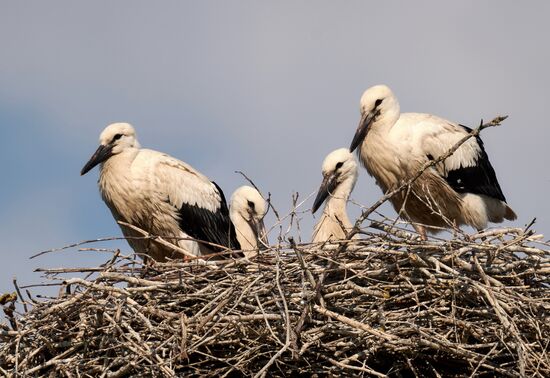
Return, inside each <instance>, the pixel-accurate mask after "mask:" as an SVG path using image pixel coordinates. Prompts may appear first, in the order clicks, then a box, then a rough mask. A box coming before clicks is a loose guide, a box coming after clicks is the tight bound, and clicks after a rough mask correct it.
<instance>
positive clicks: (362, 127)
mask: <svg viewBox="0 0 550 378" xmlns="http://www.w3.org/2000/svg"><path fill="white" fill-rule="evenodd" d="M375 115H376V113H374V112H370V113H367V114H363V115H362V116H361V121H359V126H357V131H356V132H355V136H354V137H353V140H352V141H351V145H350V146H349V152H353V151H354V150H355V149H356V148H357V146H359V145H360V144H361V142H363V141H364V140H365V137H366V136H367V133H368V131H369V126H370V124H371V123H372V120H373V119H374V117H375Z"/></svg>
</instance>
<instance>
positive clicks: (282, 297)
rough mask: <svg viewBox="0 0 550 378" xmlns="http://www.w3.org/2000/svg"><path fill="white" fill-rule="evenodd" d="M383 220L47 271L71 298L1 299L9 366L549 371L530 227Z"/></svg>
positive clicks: (253, 371)
mask: <svg viewBox="0 0 550 378" xmlns="http://www.w3.org/2000/svg"><path fill="white" fill-rule="evenodd" d="M375 226H376V227H377V228H378V230H373V229H372V228H369V229H368V230H367V231H365V230H363V232H362V234H363V235H362V236H363V238H361V239H357V240H352V241H342V242H340V243H335V244H331V245H319V244H317V245H314V244H303V245H302V244H296V243H294V242H293V241H292V239H290V243H288V244H284V245H283V244H281V245H279V246H276V247H272V248H270V249H268V250H266V251H262V252H261V254H260V255H259V256H257V257H256V258H253V259H251V260H245V259H238V260H232V259H229V260H224V261H221V260H218V261H207V260H194V261H189V260H188V261H172V262H168V263H156V264H153V265H150V264H149V265H143V264H142V263H141V262H140V260H139V259H136V258H135V256H131V255H128V256H125V255H123V254H121V253H120V252H115V253H114V255H113V256H112V258H110V259H109V261H108V262H106V263H105V264H104V265H102V266H101V267H97V268H86V269H85V268H72V269H68V268H65V269H49V270H47V269H46V270H42V271H45V273H46V275H47V276H49V277H50V278H53V279H59V280H62V281H59V282H60V285H61V290H60V293H61V294H60V295H59V296H58V297H56V298H49V299H47V300H42V301H37V300H36V299H33V298H31V299H29V300H27V301H26V302H25V303H24V304H25V305H26V306H29V307H30V308H28V309H27V310H26V311H25V312H24V313H23V314H21V315H14V314H13V310H14V308H15V306H14V301H15V300H16V297H17V295H15V296H11V297H9V296H8V297H4V302H5V303H4V311H5V312H6V315H7V319H8V321H9V325H8V324H4V325H3V326H2V329H0V369H1V370H0V371H1V372H2V373H4V374H6V375H8V376H10V375H11V376H19V375H46V376H67V377H77V376H79V377H85V376H103V377H123V376H129V375H148V376H179V375H184V374H185V375H186V376H228V375H230V376H234V375H246V376H265V375H269V376H286V375H291V374H297V373H307V374H317V375H319V376H320V375H323V376H324V375H331V376H348V375H364V376H434V377H437V376H464V375H488V376H494V375H499V376H534V377H537V376H540V377H548V376H550V356H549V350H550V345H549V344H550V339H549V338H548V335H550V295H549V294H550V291H549V284H550V250H549V249H548V248H547V247H548V244H546V243H543V242H540V241H538V240H539V239H540V238H539V237H537V236H536V235H533V234H532V233H531V232H525V231H524V230H522V229H499V230H492V231H487V232H485V233H483V234H477V235H474V236H471V237H469V238H467V237H462V236H455V237H454V238H452V239H451V240H443V239H430V240H428V241H420V240H419V239H418V238H415V237H413V236H411V235H409V234H407V233H406V232H404V231H403V230H397V229H396V228H395V227H393V226H391V225H387V224H386V225H380V224H377V225H375ZM67 274H70V276H71V277H73V278H66V276H67ZM79 274H80V276H79ZM18 291H19V293H20V290H19V288H18ZM19 295H20V294H19ZM19 300H21V299H19Z"/></svg>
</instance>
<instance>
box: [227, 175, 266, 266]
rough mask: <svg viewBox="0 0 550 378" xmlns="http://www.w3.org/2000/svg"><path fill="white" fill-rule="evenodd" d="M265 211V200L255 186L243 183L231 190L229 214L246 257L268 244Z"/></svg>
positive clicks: (251, 255) (253, 254)
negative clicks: (233, 190)
mask: <svg viewBox="0 0 550 378" xmlns="http://www.w3.org/2000/svg"><path fill="white" fill-rule="evenodd" d="M266 212H267V207H266V203H265V200H264V199H263V197H262V195H261V194H260V193H259V192H258V191H257V190H256V189H255V188H253V187H251V186H246V185H245V186H241V187H240V188H238V189H237V190H235V192H233V195H232V196H231V200H230V201H229V216H230V217H231V221H232V222H233V225H234V226H235V230H236V233H237V240H238V241H239V244H240V246H241V248H242V250H243V253H244V255H245V256H246V257H249V258H250V257H253V256H255V255H256V251H257V250H258V249H264V247H266V246H267V245H268V241H267V234H266V231H265V226H264V216H265V214H266Z"/></svg>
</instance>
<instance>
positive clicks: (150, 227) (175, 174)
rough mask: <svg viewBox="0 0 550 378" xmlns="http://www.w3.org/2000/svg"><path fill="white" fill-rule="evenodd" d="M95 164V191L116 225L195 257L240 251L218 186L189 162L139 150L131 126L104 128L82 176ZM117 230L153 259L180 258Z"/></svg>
mask: <svg viewBox="0 0 550 378" xmlns="http://www.w3.org/2000/svg"><path fill="white" fill-rule="evenodd" d="M98 164H101V165H100V174H99V181H98V185H99V190H100V192H101V196H102V198H103V201H105V203H106V204H107V206H108V207H109V209H110V210H111V213H112V214H113V217H114V218H115V220H116V221H117V222H118V221H122V222H125V223H128V224H131V225H133V226H136V227H138V228H140V229H142V230H144V231H147V232H148V233H150V234H151V235H155V236H161V237H163V238H165V239H166V240H168V241H170V242H171V243H173V244H175V245H176V246H178V247H180V248H183V249H185V250H186V251H188V252H190V253H191V254H193V255H195V256H198V255H204V254H209V253H212V252H215V251H219V250H221V249H223V248H229V249H240V244H239V242H238V240H237V235H236V233H235V229H234V226H233V224H232V222H231V221H230V217H229V210H228V208H227V203H226V201H225V197H224V194H223V192H222V190H221V188H220V187H219V186H218V185H217V184H216V183H214V182H211V181H210V180H209V179H208V178H207V177H206V176H204V175H203V174H201V173H200V172H198V171H196V170H195V169H193V168H192V167H191V166H190V165H189V164H186V163H184V162H182V161H180V160H178V159H175V158H173V157H171V156H169V155H167V154H165V153H162V152H158V151H153V150H148V149H143V148H140V144H139V142H138V141H137V138H136V133H135V130H134V128H133V127H132V126H131V125H130V124H128V123H113V124H111V125H109V126H107V128H105V130H103V132H102V133H101V135H100V137H99V148H98V149H97V151H96V152H95V153H94V154H93V156H92V157H91V158H90V160H89V161H88V162H87V163H86V165H84V167H83V168H82V171H81V172H80V174H81V175H84V174H86V173H87V172H88V171H89V170H91V169H92V168H93V167H95V166H96V165H98ZM119 225H120V224H119ZM120 227H121V229H122V233H123V234H124V236H125V237H126V238H127V240H128V243H129V244H130V246H131V247H132V248H133V249H134V251H136V252H138V253H143V254H145V255H148V256H150V257H151V258H153V259H154V260H156V261H164V260H165V259H166V258H175V257H178V254H177V253H176V251H175V250H174V249H173V248H169V247H166V246H165V245H162V244H160V243H158V242H155V241H154V240H152V239H144V238H142V237H141V236H142V235H141V234H139V233H138V232H137V231H135V230H134V229H132V228H129V227H127V226H124V225H120ZM182 238H188V239H189V238H193V239H197V240H201V241H206V242H209V243H213V244H216V245H217V246H211V245H209V244H206V243H197V242H195V241H192V240H182ZM179 256H180V257H181V255H179Z"/></svg>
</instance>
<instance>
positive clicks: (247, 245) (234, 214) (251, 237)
mask: <svg viewBox="0 0 550 378" xmlns="http://www.w3.org/2000/svg"><path fill="white" fill-rule="evenodd" d="M229 218H230V219H231V222H232V223H233V226H234V227H235V233H236V234H237V241H238V242H239V244H240V245H241V249H243V250H252V249H256V248H258V243H257V241H256V235H255V234H254V231H253V230H252V227H250V224H249V223H248V222H247V220H246V219H244V217H243V216H242V215H241V214H240V213H239V212H238V211H237V210H234V209H232V208H230V209H229Z"/></svg>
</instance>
